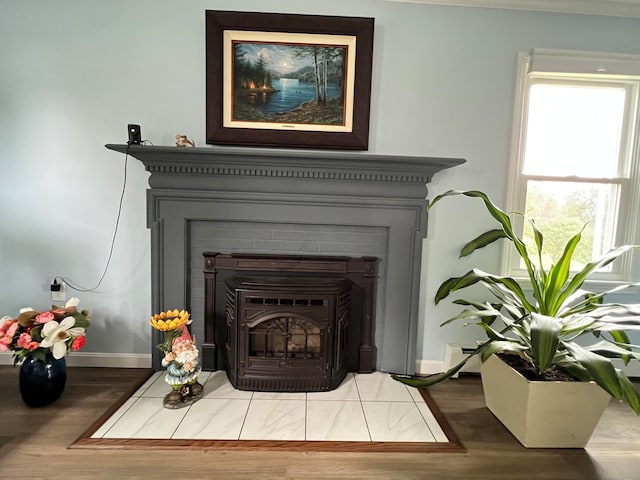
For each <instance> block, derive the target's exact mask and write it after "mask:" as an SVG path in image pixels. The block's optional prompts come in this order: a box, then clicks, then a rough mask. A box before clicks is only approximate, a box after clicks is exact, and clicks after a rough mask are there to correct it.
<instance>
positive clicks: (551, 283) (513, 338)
mask: <svg viewBox="0 0 640 480" xmlns="http://www.w3.org/2000/svg"><path fill="white" fill-rule="evenodd" d="M454 195H465V196H467V197H472V198H479V199H481V200H482V201H483V202H484V205H485V207H486V209H487V211H488V213H489V214H490V215H491V216H492V217H493V218H494V219H495V220H496V221H497V222H498V224H499V228H497V229H493V230H490V231H488V232H485V233H484V234H482V235H480V236H478V237H476V238H475V239H473V240H471V241H470V242H468V243H467V244H466V245H464V247H463V248H462V250H461V252H460V256H461V257H462V256H466V255H469V254H471V253H473V252H474V251H475V250H477V249H479V248H482V247H485V246H487V245H489V244H492V243H494V242H495V241H497V240H499V239H505V240H506V241H508V242H510V243H511V245H513V247H514V248H515V249H516V251H517V253H518V255H519V257H520V258H521V259H522V262H523V263H524V265H525V268H526V271H527V274H528V279H527V281H528V285H527V287H524V288H523V286H521V284H522V285H524V284H525V283H527V282H522V281H520V282H518V281H516V280H515V279H514V278H511V277H506V276H500V275H493V274H490V273H487V272H484V271H482V270H478V269H472V270H470V271H468V272H467V273H465V274H464V275H462V276H460V277H453V278H449V279H448V280H446V281H445V282H444V283H443V284H442V285H441V286H440V288H439V289H438V291H437V293H436V296H435V303H436V304H437V303H439V302H440V301H441V300H443V299H445V298H447V297H448V296H449V295H450V294H452V293H453V292H457V291H459V290H463V289H465V288H467V287H470V286H472V285H476V284H479V285H482V286H484V287H485V288H486V289H487V290H488V292H489V293H490V294H491V295H492V296H493V299H492V300H491V301H486V300H482V301H471V300H465V299H457V300H454V302H453V303H455V304H457V305H461V306H463V307H464V310H463V311H462V312H461V313H459V314H458V315H456V316H454V317H452V318H450V319H448V320H446V321H445V322H444V323H443V324H442V325H447V324H449V323H452V322H456V321H464V322H466V323H467V324H475V325H478V326H480V327H481V328H482V329H483V330H484V331H485V333H486V335H487V337H488V340H486V341H485V342H484V343H482V344H480V345H479V346H478V347H477V348H476V349H475V350H474V351H473V352H472V353H471V355H469V356H468V357H466V358H465V359H464V360H463V361H462V362H460V363H459V364H458V365H455V366H454V367H452V368H451V369H450V370H448V371H447V372H444V373H442V374H438V375H433V376H431V377H427V378H415V377H407V376H403V375H394V378H395V379H396V380H398V381H400V382H403V383H405V384H408V385H411V386H415V387H427V386H430V385H433V384H435V383H437V382H440V381H442V380H444V379H447V378H450V377H451V376H453V375H455V374H456V373H457V372H458V371H459V370H460V369H461V368H462V367H463V366H464V365H465V364H466V363H467V362H468V361H469V360H470V359H471V358H473V357H474V356H476V355H479V356H480V358H481V360H482V361H485V360H486V359H487V358H489V357H490V356H491V355H492V354H494V353H505V354H513V355H517V356H519V357H520V358H521V359H522V360H523V361H524V362H526V364H528V368H529V369H532V370H533V371H534V372H535V376H536V378H537V379H541V380H542V379H544V378H545V377H548V376H549V375H548V374H549V373H550V372H553V371H559V370H560V371H563V372H566V373H568V374H569V375H570V376H571V377H573V378H574V379H577V380H579V381H594V382H596V383H597V384H598V385H599V386H600V387H602V388H603V389H604V390H606V391H607V392H608V393H609V394H610V395H611V396H613V397H614V398H616V399H618V400H622V401H624V402H626V403H627V404H628V405H629V406H630V407H631V408H632V409H633V410H634V411H635V412H636V413H637V414H640V394H639V393H638V391H637V389H636V388H635V387H634V385H633V383H632V382H631V381H630V380H629V378H627V376H626V375H625V374H624V373H623V372H622V371H621V370H620V369H617V368H616V367H615V366H614V364H613V363H612V359H614V358H619V359H622V360H623V361H624V362H625V363H628V362H629V361H638V360H640V353H638V349H639V348H640V347H639V346H638V345H633V344H632V343H631V342H630V340H629V337H628V335H627V333H626V332H628V331H630V330H640V304H633V305H625V304H619V303H606V296H607V295H608V294H611V293H614V292H618V291H620V290H623V289H625V288H628V287H629V286H631V285H630V284H625V285H621V286H618V287H616V288H613V289H611V290H608V291H606V292H601V293H594V292H589V291H587V290H585V289H584V288H583V286H584V282H585V280H587V278H588V277H589V275H590V274H592V273H593V272H594V271H596V270H598V269H601V268H603V267H605V266H606V265H608V264H610V263H611V262H613V261H614V260H615V259H616V258H618V257H619V256H620V255H622V254H623V253H625V252H627V251H629V250H631V249H633V248H637V246H634V245H625V246H621V247H617V248H614V249H612V250H610V251H609V252H607V253H606V254H604V255H603V256H602V257H601V258H599V259H597V260H594V261H591V262H589V263H587V264H586V265H584V267H582V269H581V270H579V271H577V272H571V268H570V266H571V259H572V256H573V253H574V251H575V249H576V247H577V245H578V244H579V242H580V239H581V236H582V232H581V231H580V232H578V233H576V234H575V235H574V236H573V237H571V238H570V239H569V240H568V241H567V243H566V245H565V246H564V251H563V253H562V255H561V256H560V258H559V259H558V261H557V262H556V263H555V264H553V265H551V266H550V267H549V268H545V267H543V262H542V259H543V243H544V237H543V235H542V233H541V232H540V231H539V230H538V229H537V228H536V225H535V222H534V221H533V220H530V219H527V220H528V221H529V223H530V224H531V227H532V229H533V236H534V240H535V248H534V250H535V252H534V254H533V255H532V254H531V253H530V252H529V250H528V249H527V246H526V245H525V243H524V241H523V240H522V239H521V238H520V237H518V235H517V234H516V233H515V231H514V229H513V226H512V223H511V218H510V217H509V215H507V214H506V213H505V212H504V211H502V210H501V209H500V208H498V207H497V206H496V205H495V204H494V203H493V202H492V201H491V200H490V199H489V198H488V197H487V195H486V194H484V193H482V192H479V191H453V190H452V191H448V192H445V193H443V194H442V195H439V196H437V197H436V198H434V199H433V201H432V202H431V203H430V204H429V207H428V208H429V209H431V208H433V206H434V205H435V204H436V203H438V202H439V201H440V200H441V199H443V198H445V197H449V196H454ZM525 290H531V293H530V295H527V294H526V293H525ZM442 325H441V326H442ZM521 363H522V362H521Z"/></svg>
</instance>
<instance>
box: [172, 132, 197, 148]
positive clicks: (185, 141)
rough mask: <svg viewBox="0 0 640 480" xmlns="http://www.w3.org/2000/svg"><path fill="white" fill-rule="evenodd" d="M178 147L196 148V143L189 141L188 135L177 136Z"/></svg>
mask: <svg viewBox="0 0 640 480" xmlns="http://www.w3.org/2000/svg"><path fill="white" fill-rule="evenodd" d="M176 145H177V146H178V147H195V146H196V143H195V142H194V141H193V140H189V138H188V137H187V136H186V135H181V134H177V135H176Z"/></svg>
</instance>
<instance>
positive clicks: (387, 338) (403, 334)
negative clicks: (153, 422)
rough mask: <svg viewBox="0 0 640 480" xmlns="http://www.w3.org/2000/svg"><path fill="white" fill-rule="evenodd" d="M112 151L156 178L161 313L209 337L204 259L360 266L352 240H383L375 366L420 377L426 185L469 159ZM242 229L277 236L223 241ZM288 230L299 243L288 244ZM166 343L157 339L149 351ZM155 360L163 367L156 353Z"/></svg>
mask: <svg viewBox="0 0 640 480" xmlns="http://www.w3.org/2000/svg"><path fill="white" fill-rule="evenodd" d="M106 147H107V148H108V149H110V150H115V151H117V152H121V153H128V154H129V155H130V156H132V157H134V158H137V159H138V160H140V161H141V162H142V163H143V164H144V165H145V168H146V170H147V171H149V172H150V173H151V176H150V177H149V186H150V187H151V188H150V189H149V190H148V191H147V225H148V227H149V228H150V229H151V238H152V241H151V277H152V310H153V312H158V311H161V310H166V309H168V308H171V309H173V308H178V309H181V308H187V309H188V310H189V311H190V312H191V313H192V317H193V319H194V323H193V325H192V332H193V333H195V335H196V337H197V338H198V339H202V338H204V335H203V330H202V328H203V327H202V326H201V325H200V324H199V322H200V323H202V322H201V321H202V317H203V308H204V307H203V303H204V302H203V299H202V291H203V290H204V289H203V285H204V280H203V274H202V270H203V263H202V252H204V251H220V252H221V253H260V254H262V253H266V254H288V255H291V254H296V253H299V254H309V253H313V254H320V255H352V256H363V255H371V252H368V251H366V252H363V251H361V244H362V242H361V241H358V240H356V239H358V238H360V239H361V238H362V235H370V236H371V237H376V238H380V239H382V240H380V242H379V245H377V246H376V248H377V251H379V253H375V255H376V256H377V257H379V259H380V264H381V268H380V277H381V278H379V281H378V285H379V289H378V292H377V297H378V299H377V309H376V318H375V348H376V350H377V354H376V368H377V369H378V370H382V371H387V372H397V373H414V371H415V360H416V358H415V347H416V333H417V325H418V300H419V287H420V285H419V283H420V265H421V254H422V239H423V238H424V237H425V236H426V232H427V214H426V208H425V206H426V201H425V198H426V194H427V191H426V184H427V183H429V182H430V181H431V178H432V177H433V175H434V174H436V173H437V172H439V171H440V170H443V169H446V168H450V167H454V166H457V165H460V164H462V163H464V162H465V160H463V159H455V158H429V157H406V156H392V155H376V154H370V153H366V152H336V151H312V150H282V149H267V148H264V149H263V148H236V147H205V148H181V147H160V146H157V147H156V146H141V145H131V146H129V145H113V144H108V145H106ZM235 226H239V227H240V229H238V231H242V229H244V230H249V229H250V230H251V231H252V232H255V233H256V234H257V235H258V237H260V238H262V237H265V236H266V234H268V235H271V237H273V238H272V239H271V240H269V241H268V242H267V241H262V242H255V245H253V246H249V249H247V244H244V245H243V244H242V242H241V241H240V240H237V241H229V240H228V238H226V237H227V236H228V232H229V230H234V228H232V227H235ZM314 229H315V230H314ZM283 231H285V233H287V234H288V235H294V234H295V235H298V236H299V238H298V240H296V241H295V242H294V241H287V240H286V235H284V236H283V235H282V233H283ZM314 231H316V232H318V233H310V232H314ZM265 232H266V233H265ZM272 232H276V233H272ZM305 232H306V234H305ZM332 236H333V237H335V238H333V237H332ZM223 237H225V238H223ZM271 237H270V238H271ZM319 237H322V239H324V240H323V241H324V243H321V244H319V243H318V242H319V240H318V239H317V238H319ZM223 240H226V241H227V243H225V242H224V241H223ZM221 245H222V246H223V247H222V249H221V247H220V246H221ZM225 245H229V248H228V249H227V250H228V251H224V246H225ZM236 245H237V246H236ZM265 245H266V246H265ZM327 245H330V246H331V248H333V249H334V250H330V249H328V248H327ZM234 247H235V248H234ZM154 333H156V334H157V332H154ZM158 342H159V336H158V335H156V337H154V339H153V345H156V344H157V343H158ZM153 355H154V362H153V364H154V368H156V369H159V368H160V357H159V355H158V352H157V349H155V348H153Z"/></svg>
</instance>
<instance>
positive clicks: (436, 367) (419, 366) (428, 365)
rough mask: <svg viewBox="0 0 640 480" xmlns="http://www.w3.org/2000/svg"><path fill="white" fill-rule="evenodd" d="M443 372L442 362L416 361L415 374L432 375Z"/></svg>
mask: <svg viewBox="0 0 640 480" xmlns="http://www.w3.org/2000/svg"><path fill="white" fill-rule="evenodd" d="M440 372H444V362H442V361H439V360H416V374H418V375H432V374H434V373H440Z"/></svg>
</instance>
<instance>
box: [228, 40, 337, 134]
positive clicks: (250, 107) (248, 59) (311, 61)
mask: <svg viewBox="0 0 640 480" xmlns="http://www.w3.org/2000/svg"><path fill="white" fill-rule="evenodd" d="M233 52H234V56H233V112H232V118H233V120H236V121H249V122H277V123H291V124H319V125H344V111H345V106H344V96H345V92H344V85H345V74H346V73H345V70H346V68H345V61H346V53H347V48H346V47H342V46H335V45H291V44H271V43H268V44H267V43H258V42H255V43H253V42H234V43H233Z"/></svg>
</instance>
